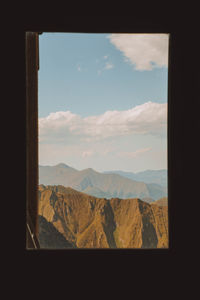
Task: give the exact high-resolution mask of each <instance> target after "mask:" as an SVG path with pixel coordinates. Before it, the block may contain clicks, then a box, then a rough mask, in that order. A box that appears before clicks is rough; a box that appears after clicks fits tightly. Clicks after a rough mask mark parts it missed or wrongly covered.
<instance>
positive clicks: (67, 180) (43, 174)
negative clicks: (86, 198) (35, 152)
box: [39, 163, 167, 202]
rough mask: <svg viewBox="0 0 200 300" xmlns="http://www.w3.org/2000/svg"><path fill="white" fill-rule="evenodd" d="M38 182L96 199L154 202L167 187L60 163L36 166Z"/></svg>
mask: <svg viewBox="0 0 200 300" xmlns="http://www.w3.org/2000/svg"><path fill="white" fill-rule="evenodd" d="M117 172H119V171H117ZM120 172H121V171H120ZM143 175H144V174H143ZM140 176H141V175H140ZM146 176H147V177H148V176H149V175H146ZM143 177H144V176H143ZM154 177H155V176H154ZM157 177H159V175H158V176H157ZM39 183H40V184H44V185H63V186H65V187H71V188H73V189H75V190H77V191H80V192H84V193H86V194H89V195H92V196H95V197H97V198H107V199H110V198H115V197H118V198H121V199H128V198H134V197H138V198H140V199H143V198H144V199H145V198H146V199H147V198H148V199H152V201H154V200H158V199H160V198H162V197H166V196H167V187H166V186H162V185H159V184H158V183H156V182H151V183H146V182H143V181H136V180H133V179H130V178H127V176H124V175H123V176H122V175H120V174H115V173H109V174H108V173H100V172H97V171H95V170H93V169H91V168H88V169H84V170H81V171H78V170H76V169H74V168H72V167H70V166H67V165H66V164H63V163H61V164H58V165H56V166H39ZM147 202H148V201H147Z"/></svg>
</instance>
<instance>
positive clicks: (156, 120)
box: [39, 102, 167, 143]
mask: <svg viewBox="0 0 200 300" xmlns="http://www.w3.org/2000/svg"><path fill="white" fill-rule="evenodd" d="M166 126H167V103H163V104H160V103H153V102H146V103H144V104H142V105H138V106H135V107H133V108H131V109H129V110H125V111H117V110H113V111H106V112H105V113H103V114H101V115H97V116H90V117H86V118H82V117H81V116H79V115H76V114H73V113H72V112H70V111H65V112H63V111H59V112H55V113H51V114H49V116H47V117H46V118H40V119H39V138H40V141H41V142H47V141H48V142H50V141H56V142H64V141H65V142H69V143H78V142H79V141H80V140H82V141H83V140H85V141H91V140H101V139H105V138H110V137H117V136H123V135H131V134H142V135H144V134H151V135H157V136H160V135H163V134H166V128H167V127H166Z"/></svg>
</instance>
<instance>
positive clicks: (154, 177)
mask: <svg viewBox="0 0 200 300" xmlns="http://www.w3.org/2000/svg"><path fill="white" fill-rule="evenodd" d="M104 173H105V174H118V175H121V176H124V177H126V178H129V179H132V180H136V181H142V182H145V183H156V184H159V185H161V186H163V187H167V170H164V169H163V170H146V171H143V172H138V173H132V172H124V171H119V170H116V171H106V172H104Z"/></svg>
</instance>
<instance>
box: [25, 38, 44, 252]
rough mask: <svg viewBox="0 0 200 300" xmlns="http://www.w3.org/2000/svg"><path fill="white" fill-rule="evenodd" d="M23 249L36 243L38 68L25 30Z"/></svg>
mask: <svg viewBox="0 0 200 300" xmlns="http://www.w3.org/2000/svg"><path fill="white" fill-rule="evenodd" d="M25 40H26V248H27V249H39V248H40V246H39V242H38V222H37V220H38V218H37V212H38V163H37V161H38V70H39V36H38V33H37V32H26V37H25Z"/></svg>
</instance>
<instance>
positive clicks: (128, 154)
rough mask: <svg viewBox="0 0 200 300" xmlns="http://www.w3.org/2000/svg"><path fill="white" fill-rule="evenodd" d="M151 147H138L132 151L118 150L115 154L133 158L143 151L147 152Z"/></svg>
mask: <svg viewBox="0 0 200 300" xmlns="http://www.w3.org/2000/svg"><path fill="white" fill-rule="evenodd" d="M151 149H152V148H151V147H148V148H142V149H138V150H136V151H133V152H119V153H118V154H117V156H119V157H128V158H135V157H138V156H140V155H141V154H143V153H146V152H149V151H150V150H151Z"/></svg>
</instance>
